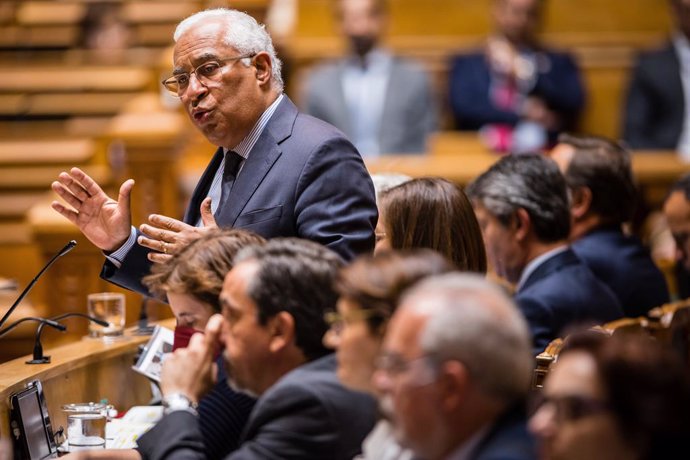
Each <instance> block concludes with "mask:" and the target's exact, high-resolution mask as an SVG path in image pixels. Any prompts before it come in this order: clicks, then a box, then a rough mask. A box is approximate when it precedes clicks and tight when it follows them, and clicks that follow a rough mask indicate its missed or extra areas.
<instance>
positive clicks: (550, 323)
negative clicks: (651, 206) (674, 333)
mask: <svg viewBox="0 0 690 460" xmlns="http://www.w3.org/2000/svg"><path fill="white" fill-rule="evenodd" d="M467 195H468V196H469V198H470V199H471V200H472V206H473V207H474V210H475V212H476V213H477V220H478V221H479V226H480V227H481V229H482V235H483V237H484V243H485V244H486V254H487V257H488V259H489V262H490V264H491V266H492V267H493V269H494V270H495V271H496V274H498V275H499V276H501V277H503V278H505V279H506V280H507V281H509V282H510V283H514V284H516V292H515V302H516V303H517V305H518V307H519V308H520V310H521V311H522V313H523V315H525V318H527V323H528V324H529V326H530V329H531V331H532V339H533V341H534V353H535V354H538V353H540V352H541V351H542V350H544V348H546V346H547V345H548V344H549V342H551V341H552V340H553V339H555V338H557V337H560V336H561V335H562V334H563V332H564V329H565V328H566V327H568V326H574V325H577V324H580V323H587V324H592V323H594V324H601V323H607V322H609V321H613V320H615V319H618V318H620V317H622V316H623V311H622V310H621V306H620V304H619V302H618V299H617V298H616V296H615V294H614V293H613V292H612V291H611V290H610V289H609V288H608V286H606V285H605V284H604V283H603V282H602V281H600V280H599V279H598V278H597V277H596V276H595V275H594V274H593V273H592V271H591V270H590V269H589V268H588V267H587V266H586V265H585V264H584V263H583V262H582V261H581V260H580V258H579V257H577V255H575V253H574V252H573V250H572V249H571V248H570V247H569V246H568V235H569V234H570V209H569V207H568V194H567V190H566V184H565V179H564V178H563V175H562V174H561V173H560V171H559V170H558V166H557V165H556V163H554V162H553V161H552V160H550V159H548V158H545V157H544V156H542V155H510V156H506V157H503V158H501V159H500V160H499V161H498V162H496V163H495V164H494V165H493V166H492V167H491V168H489V170H488V171H486V172H485V173H483V174H482V175H481V176H479V177H478V178H477V179H476V180H475V181H474V182H473V183H472V184H470V186H469V187H468V189H467Z"/></svg>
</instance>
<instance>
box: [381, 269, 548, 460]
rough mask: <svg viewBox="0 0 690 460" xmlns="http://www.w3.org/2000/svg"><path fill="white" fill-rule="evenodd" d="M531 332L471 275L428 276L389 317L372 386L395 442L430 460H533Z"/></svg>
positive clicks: (501, 297)
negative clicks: (528, 408) (529, 399)
mask: <svg viewBox="0 0 690 460" xmlns="http://www.w3.org/2000/svg"><path fill="white" fill-rule="evenodd" d="M533 365H534V364H533V360H532V356H531V353H530V337H529V330H528V329H527V324H526V323H525V320H524V319H523V318H522V316H521V315H520V312H519V311H518V309H517V308H516V307H515V304H514V303H513V302H512V301H511V300H510V298H509V297H508V296H507V295H506V294H505V293H504V292H503V291H502V290H501V289H500V288H499V287H498V286H496V285H494V284H493V283H490V282H489V281H487V280H486V279H484V278H483V277H480V276H479V275H476V274H471V273H449V274H445V275H440V276H434V277H430V278H427V279H425V280H422V281H420V282H419V283H418V284H417V285H415V286H414V287H412V288H411V289H410V290H409V291H408V292H407V293H406V294H405V295H404V296H403V298H402V300H401V302H400V305H399V306H398V309H397V310H396V312H395V314H394V315H393V318H392V319H391V321H390V323H389V324H388V328H387V330H386V335H385V338H384V341H383V347H382V353H381V356H380V358H379V359H378V361H377V364H376V371H375V373H374V385H375V387H376V389H377V391H378V392H379V395H380V396H379V405H380V407H381V410H382V411H383V413H384V416H385V417H387V418H388V419H389V420H390V423H391V425H392V427H393V435H394V437H395V438H396V439H397V441H398V442H399V443H400V444H401V445H402V446H405V447H407V448H409V449H411V450H412V451H413V452H414V454H415V456H416V457H417V458H424V459H427V460H442V459H445V460H456V459H464V460H481V459H486V460H488V459H501V460H531V459H534V458H536V452H535V446H534V442H533V439H532V438H531V436H530V435H529V433H528V432H527V417H526V413H525V407H524V406H525V404H524V400H525V397H526V395H527V391H528V390H529V385H530V380H531V374H532V368H533Z"/></svg>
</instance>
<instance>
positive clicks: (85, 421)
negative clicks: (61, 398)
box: [62, 403, 108, 452]
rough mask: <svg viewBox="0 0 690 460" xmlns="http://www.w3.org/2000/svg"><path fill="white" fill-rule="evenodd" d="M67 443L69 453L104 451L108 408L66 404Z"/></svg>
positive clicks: (93, 405)
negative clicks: (91, 450) (93, 450)
mask: <svg viewBox="0 0 690 460" xmlns="http://www.w3.org/2000/svg"><path fill="white" fill-rule="evenodd" d="M62 410H63V411H64V412H65V413H66V414H67V442H68V444H69V450H70V452H74V451H78V450H90V449H105V424H106V420H107V411H108V406H107V405H105V404H101V403H77V404H66V405H64V406H62Z"/></svg>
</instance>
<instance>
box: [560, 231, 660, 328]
mask: <svg viewBox="0 0 690 460" xmlns="http://www.w3.org/2000/svg"><path fill="white" fill-rule="evenodd" d="M572 248H573V251H575V254H577V256H578V257H579V258H580V259H581V260H582V261H583V262H584V263H585V264H586V265H587V266H588V267H589V268H590V270H592V272H594V274H595V275H596V276H597V278H599V279H600V280H602V281H603V282H604V283H606V285H607V286H608V287H610V288H611V290H612V291H613V292H614V294H616V296H617V297H618V300H619V302H620V304H621V307H623V313H625V316H630V317H637V316H644V315H645V314H646V313H647V312H648V311H649V310H650V309H652V308H654V307H658V306H659V305H662V304H664V303H666V302H668V300H669V296H668V287H667V286H666V279H665V278H664V274H663V273H661V270H659V268H658V267H657V266H656V265H655V264H654V261H653V260H652V257H651V256H650V255H649V251H648V250H647V249H646V248H645V247H644V246H642V243H641V242H640V240H638V239H637V238H635V237H632V236H626V235H624V234H623V232H622V231H621V229H620V226H614V227H602V228H599V229H595V230H593V231H591V232H589V233H587V234H586V235H584V236H583V237H582V238H580V239H578V240H577V241H575V242H574V243H573V244H572Z"/></svg>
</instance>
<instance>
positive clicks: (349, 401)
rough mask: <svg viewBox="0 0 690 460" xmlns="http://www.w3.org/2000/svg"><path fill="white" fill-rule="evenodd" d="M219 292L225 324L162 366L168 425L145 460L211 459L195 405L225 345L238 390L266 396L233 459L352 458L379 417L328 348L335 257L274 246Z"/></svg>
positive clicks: (153, 435)
mask: <svg viewBox="0 0 690 460" xmlns="http://www.w3.org/2000/svg"><path fill="white" fill-rule="evenodd" d="M235 262H236V263H235V266H234V268H233V269H232V270H231V271H230V272H229V273H228V275H227V276H226V277H225V281H224V283H223V290H222V291H221V294H220V304H221V306H222V310H223V313H222V317H221V316H220V315H215V316H213V317H212V318H211V319H210V320H209V323H208V326H207V328H206V334H205V335H204V336H202V335H200V334H197V335H194V336H193V337H192V339H191V341H190V344H189V346H188V347H187V348H185V349H181V350H177V351H176V352H175V353H174V354H173V355H172V356H170V357H169V358H167V359H166V360H165V362H164V364H163V372H162V381H161V390H162V392H163V395H164V396H163V402H164V405H166V407H167V408H166V415H165V416H164V418H163V419H162V420H161V421H160V422H159V423H158V425H156V427H154V428H153V429H152V430H151V431H149V432H148V433H147V434H146V435H144V436H143V437H142V438H140V439H139V441H138V444H139V448H140V451H141V452H142V455H143V456H144V457H145V458H151V459H160V458H167V459H173V458H185V459H189V458H204V445H203V442H202V436H201V433H200V431H199V424H198V420H197V416H196V410H195V404H196V402H197V401H198V400H199V398H200V396H201V395H202V394H203V393H204V391H206V390H207V389H208V388H209V387H210V385H211V383H212V375H213V374H214V372H213V355H214V353H215V352H216V350H217V349H218V347H219V346H224V347H225V350H224V352H223V356H224V361H225V364H226V367H227V369H228V381H229V382H230V383H231V385H232V386H233V387H234V388H236V389H238V390H242V391H244V392H246V393H249V394H253V395H256V396H258V398H259V399H258V401H257V403H256V406H255V407H254V410H253V411H252V413H251V415H250V417H249V421H248V423H247V426H246V427H245V430H244V433H243V435H242V439H241V440H240V442H241V444H240V447H239V449H238V450H236V451H235V452H234V453H231V454H230V455H229V456H228V457H226V458H229V459H266V458H285V459H289V458H291V459H325V458H329V459H343V460H345V459H348V460H349V459H351V458H352V457H353V456H354V455H356V454H357V453H358V452H359V450H360V445H361V442H362V440H363V439H364V437H365V436H366V434H367V433H368V432H369V431H370V430H371V428H372V427H373V425H374V422H375V418H376V410H375V406H376V405H375V402H374V401H373V399H371V398H370V397H369V396H367V395H365V394H363V393H359V392H354V391H351V390H348V389H346V388H345V387H343V386H342V385H341V384H340V382H339V381H338V379H337V376H336V373H335V369H336V362H335V357H334V356H333V355H331V354H328V350H327V349H326V348H324V346H323V344H322V338H323V335H324V333H325V332H326V330H327V325H326V323H325V321H324V319H323V315H324V313H325V311H326V310H329V309H330V310H333V309H335V303H336V300H337V294H336V293H335V291H334V290H333V286H332V285H333V279H334V276H335V273H336V271H337V270H338V268H339V266H340V265H341V262H340V259H339V258H338V256H337V255H335V254H334V253H332V252H331V251H329V250H328V249H326V248H324V247H322V246H319V245H318V244H316V243H312V242H308V241H304V240H297V239H290V238H288V239H275V240H272V241H269V243H268V244H267V245H266V246H263V247H259V246H254V247H249V248H246V249H245V250H243V251H241V252H240V253H239V254H238V256H237V258H236V260H235Z"/></svg>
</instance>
